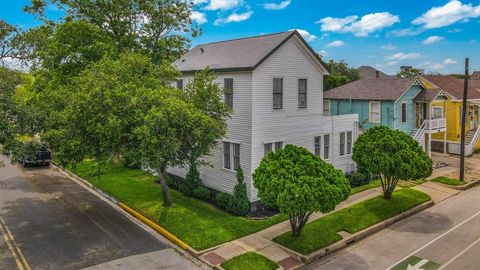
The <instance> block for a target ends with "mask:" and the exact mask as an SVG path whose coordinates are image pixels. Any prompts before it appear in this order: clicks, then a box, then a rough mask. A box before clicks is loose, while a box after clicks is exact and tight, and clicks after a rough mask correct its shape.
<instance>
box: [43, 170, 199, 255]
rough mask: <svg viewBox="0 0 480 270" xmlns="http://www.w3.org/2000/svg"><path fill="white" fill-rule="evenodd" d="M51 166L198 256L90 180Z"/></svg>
mask: <svg viewBox="0 0 480 270" xmlns="http://www.w3.org/2000/svg"><path fill="white" fill-rule="evenodd" d="M52 166H53V167H54V168H55V169H57V170H59V171H61V172H63V173H64V174H66V175H67V176H69V177H71V178H73V179H75V180H77V181H79V182H81V183H82V184H84V185H86V186H88V187H89V188H91V189H93V190H94V191H96V192H97V193H98V194H100V195H101V196H103V197H104V198H105V199H107V200H109V201H111V202H112V203H114V204H115V205H117V206H118V207H120V208H121V209H122V210H123V211H125V212H127V213H128V214H129V215H131V216H133V217H135V218H136V219H138V220H140V221H141V222H143V223H144V224H146V225H147V226H149V227H150V228H152V229H153V230H155V231H156V232H158V233H160V234H161V235H163V236H164V237H165V238H167V239H168V240H169V241H171V242H172V243H174V244H175V245H177V246H178V247H179V248H181V249H183V250H185V251H187V252H188V253H190V254H191V255H193V256H195V257H198V255H199V252H198V251H196V250H195V249H193V248H192V247H190V246H189V245H188V244H187V243H185V242H183V241H182V240H181V239H179V238H178V237H176V236H175V235H174V234H172V233H170V232H169V231H168V230H166V229H165V228H163V227H161V226H160V225H158V224H157V223H155V222H153V221H152V220H150V219H148V218H146V217H145V216H143V215H142V214H140V213H138V212H137V211H135V210H134V209H132V208H130V207H129V206H128V205H126V204H124V203H122V202H120V201H119V200H117V199H116V198H115V197H113V196H111V195H110V194H108V193H106V192H104V191H103V190H101V189H99V188H97V187H95V186H94V185H92V184H91V183H90V182H88V181H87V180H85V179H83V178H80V177H78V176H77V175H75V174H73V173H72V172H70V171H68V170H65V169H63V168H62V167H61V166H60V165H58V164H56V163H55V162H52Z"/></svg>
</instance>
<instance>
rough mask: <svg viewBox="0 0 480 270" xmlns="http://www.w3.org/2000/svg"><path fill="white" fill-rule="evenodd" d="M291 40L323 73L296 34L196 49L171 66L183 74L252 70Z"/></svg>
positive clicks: (289, 32) (225, 42)
mask: <svg viewBox="0 0 480 270" xmlns="http://www.w3.org/2000/svg"><path fill="white" fill-rule="evenodd" d="M294 36H297V37H298V38H299V40H300V41H301V42H302V44H303V45H304V46H305V47H306V49H307V50H308V51H309V54H310V56H312V57H313V58H314V59H315V61H317V62H318V63H319V65H320V66H322V68H323V69H324V70H325V71H326V70H327V69H326V67H325V64H324V63H323V61H322V60H321V58H320V57H319V56H318V54H317V53H315V51H313V49H312V48H311V47H310V46H309V45H308V44H307V43H306V41H305V40H304V39H303V38H302V36H301V35H300V34H299V33H298V32H297V31H288V32H281V33H276V34H270V35H263V36H256V37H249V38H241V39H234V40H227V41H220V42H214V43H209V44H201V45H197V46H196V47H194V48H193V49H191V50H190V51H189V52H187V53H186V54H185V55H183V56H182V57H181V58H179V59H177V60H176V61H175V62H174V65H175V66H176V67H177V68H178V69H179V70H180V71H181V72H183V73H194V72H196V71H199V70H202V69H204V68H206V67H209V68H210V69H211V70H214V71H218V72H221V71H249V70H254V69H255V68H257V67H258V66H259V65H260V64H262V63H263V62H264V61H265V60H266V59H267V58H268V57H270V56H271V55H272V54H273V53H274V52H276V51H277V50H278V49H279V48H280V47H281V46H282V45H283V44H285V43H286V42H287V41H288V40H290V39H291V38H292V37H294Z"/></svg>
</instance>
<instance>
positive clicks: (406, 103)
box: [400, 101, 408, 123]
mask: <svg viewBox="0 0 480 270" xmlns="http://www.w3.org/2000/svg"><path fill="white" fill-rule="evenodd" d="M403 104H405V114H406V115H405V122H403ZM400 122H401V123H408V102H406V101H404V102H402V104H401V105H400Z"/></svg>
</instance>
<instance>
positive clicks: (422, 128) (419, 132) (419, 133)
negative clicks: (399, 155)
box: [413, 121, 426, 142]
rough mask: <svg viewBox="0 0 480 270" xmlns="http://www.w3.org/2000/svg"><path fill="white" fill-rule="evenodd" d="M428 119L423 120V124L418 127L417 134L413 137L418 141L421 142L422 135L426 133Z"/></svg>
mask: <svg viewBox="0 0 480 270" xmlns="http://www.w3.org/2000/svg"><path fill="white" fill-rule="evenodd" d="M425 123H426V121H423V123H422V125H421V126H420V127H419V128H418V130H417V132H416V133H415V135H413V139H414V140H415V141H417V142H420V140H421V139H422V137H423V136H424V135H425V128H426V124H425Z"/></svg>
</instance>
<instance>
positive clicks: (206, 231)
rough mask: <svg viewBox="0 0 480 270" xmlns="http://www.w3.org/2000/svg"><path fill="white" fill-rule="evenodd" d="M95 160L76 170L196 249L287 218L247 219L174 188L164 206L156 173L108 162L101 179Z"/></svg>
mask: <svg viewBox="0 0 480 270" xmlns="http://www.w3.org/2000/svg"><path fill="white" fill-rule="evenodd" d="M95 164H96V163H94V162H91V161H85V162H83V163H81V164H78V165H77V168H76V169H75V170H73V172H74V173H75V174H77V175H78V176H80V177H82V178H84V179H86V180H88V181H89V182H91V183H92V184H93V185H95V186H96V187H98V188H100V189H101V190H103V191H105V192H107V193H108V194H110V195H112V196H114V197H115V198H117V199H118V200H120V201H121V202H123V203H125V204H127V205H128V206H130V207H131V208H133V209H135V210H137V211H139V212H140V213H142V214H143V215H145V216H147V217H148V218H150V219H152V220H153V221H155V222H157V223H158V224H159V225H161V226H162V227H164V228H166V229H167V230H169V231H170V232H171V233H173V234H174V235H176V236H177V237H179V238H180V239H182V240H183V241H185V242H186V243H187V244H189V245H190V246H191V247H193V248H194V249H196V250H202V249H205V248H209V247H213V246H216V245H218V244H221V243H224V242H228V241H231V240H234V239H237V238H240V237H242V236H246V235H249V234H252V233H255V232H257V231H260V230H262V229H265V228H267V227H269V226H272V225H274V224H276V223H278V222H281V221H283V220H285V219H287V217H286V216H285V215H277V216H274V217H271V218H268V219H265V220H258V221H257V220H248V219H246V218H242V217H238V216H233V215H230V214H227V213H226V212H223V211H221V210H220V209H217V208H216V207H214V206H212V205H210V204H208V203H205V202H202V201H199V200H197V199H194V198H190V197H185V196H183V195H182V194H181V193H179V192H177V191H175V190H173V189H170V192H171V195H172V201H173V205H172V207H170V208H168V209H167V208H164V207H163V206H162V192H161V189H160V186H159V185H158V184H156V183H155V182H154V180H155V178H154V177H153V176H151V175H149V174H147V173H146V172H144V171H142V170H134V169H128V168H125V167H123V166H120V165H115V164H109V165H107V166H106V168H104V169H103V171H102V175H101V177H100V181H99V180H97V177H96V176H93V174H94V173H96V166H95Z"/></svg>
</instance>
